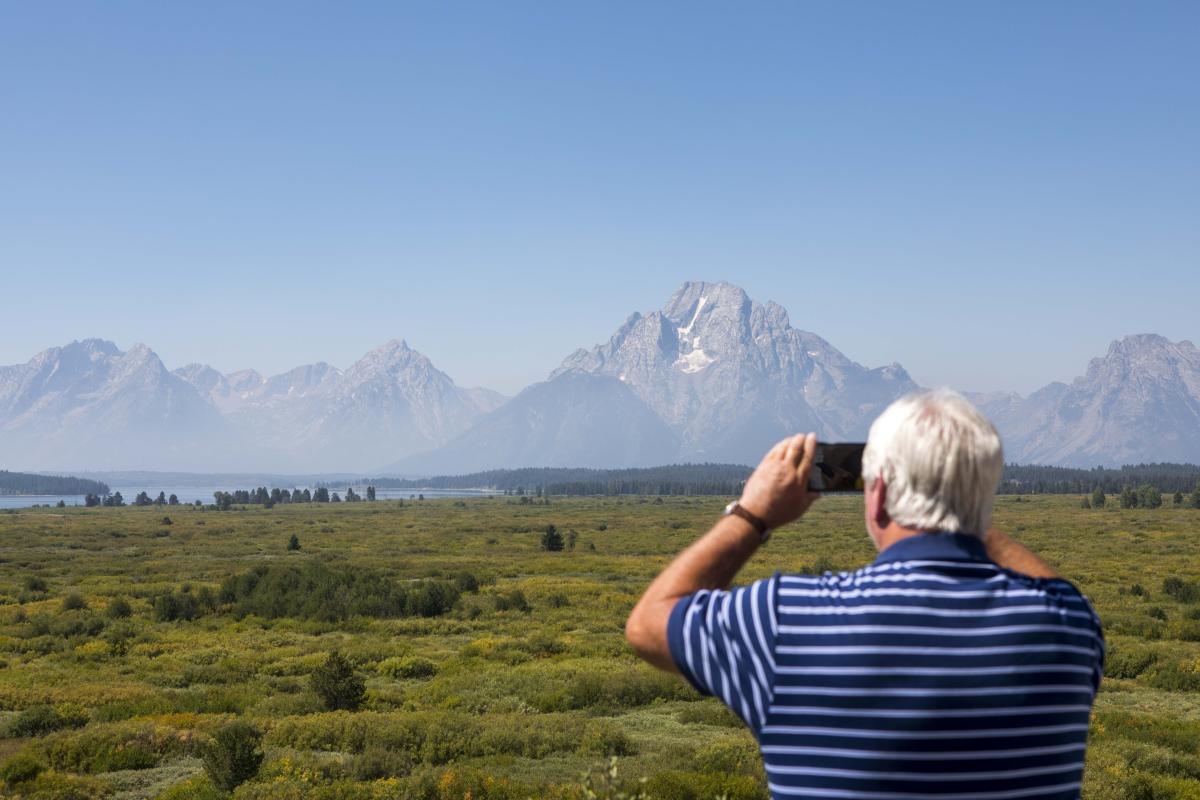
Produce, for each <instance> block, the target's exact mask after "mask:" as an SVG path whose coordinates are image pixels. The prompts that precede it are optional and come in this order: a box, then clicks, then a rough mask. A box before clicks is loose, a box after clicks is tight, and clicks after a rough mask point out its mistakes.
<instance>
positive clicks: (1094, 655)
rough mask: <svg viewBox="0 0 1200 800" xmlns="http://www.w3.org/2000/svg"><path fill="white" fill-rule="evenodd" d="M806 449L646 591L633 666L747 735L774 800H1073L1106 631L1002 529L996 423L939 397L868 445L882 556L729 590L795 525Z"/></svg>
mask: <svg viewBox="0 0 1200 800" xmlns="http://www.w3.org/2000/svg"><path fill="white" fill-rule="evenodd" d="M815 445H816V436H815V435H814V434H808V435H807V436H794V437H791V438H789V439H785V440H784V441H782V442H780V443H779V444H777V445H776V446H775V447H774V448H773V449H772V450H771V451H770V452H769V453H767V455H766V457H765V458H764V459H763V461H762V463H761V464H759V466H758V468H757V469H755V471H754V473H753V475H751V476H750V479H749V480H748V481H747V482H746V487H745V491H744V492H743V493H742V497H741V499H740V500H739V501H738V502H737V503H731V504H730V507H729V508H728V509H726V514H725V516H724V517H723V518H722V519H721V520H720V521H718V522H717V524H716V525H714V526H713V528H712V530H711V531H709V532H708V533H707V534H706V535H705V536H704V537H703V538H701V539H700V540H699V541H697V542H696V543H694V544H693V545H692V546H691V547H689V548H688V549H687V550H685V551H684V552H683V553H681V554H680V555H679V556H678V557H677V558H676V559H675V560H674V561H673V562H672V563H671V564H670V565H669V566H668V567H667V568H666V569H665V570H664V571H663V572H662V574H661V575H659V576H658V578H656V579H655V581H654V582H653V583H652V584H651V585H650V588H649V589H647V590H646V593H645V595H644V596H643V597H642V599H641V600H640V601H639V602H638V604H637V606H636V607H635V608H634V610H633V613H632V614H631V615H630V617H629V621H628V623H627V625H626V636H627V638H628V640H629V642H630V644H631V645H632V646H633V648H634V650H635V651H637V653H638V654H639V655H640V656H641V657H642V658H644V659H646V660H647V661H649V662H650V663H651V664H654V665H655V666H657V667H660V668H662V669H664V670H668V671H671V672H678V673H681V674H682V675H683V676H684V677H685V678H687V679H688V680H689V681H690V682H691V683H692V684H693V685H694V686H695V687H696V688H697V689H698V690H699V691H700V692H702V693H704V694H714V695H716V696H718V697H720V698H721V699H722V700H723V701H724V702H725V703H726V704H727V705H729V706H730V708H732V709H733V711H734V712H736V713H737V714H738V716H740V717H741V718H742V720H743V721H744V722H745V723H746V724H747V725H748V726H749V727H750V729H751V730H752V731H753V732H754V735H755V736H756V738H757V739H758V742H759V746H760V749H761V751H762V756H763V762H764V765H765V767H766V773H767V780H768V785H769V786H770V790H771V796H772V797H773V798H797V797H803V798H838V799H839V800H924V799H925V798H959V799H960V800H1007V799H1008V798H1021V800H1029V799H1035V800H1065V798H1078V797H1079V793H1080V782H1081V776H1082V773H1083V759H1084V748H1085V746H1086V741H1087V728H1088V718H1089V713H1090V710H1091V705H1092V701H1093V699H1094V697H1095V693H1096V690H1097V688H1098V687H1099V683H1100V674H1101V668H1102V665H1103V659H1104V639H1103V634H1102V632H1101V628H1100V621H1099V619H1098V618H1097V617H1096V615H1095V612H1094V611H1093V610H1092V607H1091V605H1090V604H1089V603H1088V601H1087V600H1086V599H1084V597H1083V596H1082V595H1081V594H1080V593H1079V591H1078V590H1077V589H1076V588H1075V587H1074V586H1072V585H1071V584H1070V583H1068V582H1067V581H1066V580H1064V579H1062V578H1060V577H1059V576H1058V574H1057V573H1055V571H1054V570H1053V569H1052V568H1051V567H1049V566H1048V565H1047V564H1046V563H1045V562H1043V561H1042V560H1041V559H1039V558H1038V557H1037V556H1035V555H1034V554H1033V553H1031V552H1030V551H1029V550H1027V549H1026V548H1025V547H1023V546H1021V545H1019V544H1017V543H1016V542H1014V541H1013V540H1012V539H1010V538H1008V537H1007V536H1005V535H1004V534H1002V533H1000V532H999V531H996V530H990V531H989V523H990V518H991V512H992V503H993V499H994V495H995V491H996V486H997V484H998V483H999V480H1000V474H1001V470H1002V469H1003V464H1004V460H1003V454H1002V451H1001V446H1000V438H999V436H998V435H997V433H996V430H995V428H994V427H992V425H991V423H990V422H988V421H987V419H985V418H984V417H983V416H982V415H981V414H980V413H979V412H978V411H977V410H976V409H975V408H974V407H973V406H971V404H970V403H968V402H967V401H966V400H965V399H964V398H962V397H961V396H960V395H957V394H955V393H953V392H949V391H937V392H926V393H919V394H914V395H909V396H906V397H903V398H901V399H900V400H897V401H896V402H895V403H893V404H892V405H891V406H890V407H889V408H888V409H887V410H885V411H884V412H883V414H882V415H881V416H880V417H879V418H878V419H877V420H876V421H875V423H874V424H873V425H872V426H871V431H870V434H869V437H868V441H867V447H866V450H865V452H864V454H863V478H864V486H865V490H864V499H865V506H866V526H867V532H868V534H869V535H870V537H871V539H872V541H873V542H874V543H875V546H876V547H877V548H878V549H879V551H880V552H879V557H878V558H877V559H876V560H875V562H874V563H872V564H871V565H869V566H866V567H863V568H862V569H860V570H858V571H856V572H851V573H841V574H839V575H835V574H831V573H826V574H825V575H823V576H804V575H780V574H778V573H777V574H776V575H775V576H773V577H771V578H768V579H765V580H760V581H757V582H755V583H753V584H751V585H749V586H745V587H741V588H737V589H734V590H732V591H729V590H728V587H729V584H730V582H731V581H732V579H733V577H734V575H735V574H736V573H737V571H738V570H739V569H740V568H741V567H742V565H743V564H745V563H746V561H747V560H748V559H749V558H750V557H751V556H752V555H753V554H754V552H755V551H756V550H757V549H758V548H759V546H760V545H761V544H763V543H765V542H766V539H767V537H768V535H769V533H770V531H771V530H773V529H774V528H778V527H780V526H782V525H786V524H787V523H789V522H792V521H793V520H796V519H798V518H800V517H801V516H802V515H803V514H804V512H805V511H806V510H807V509H808V507H809V506H810V505H811V504H812V503H813V501H814V500H816V499H817V495H815V494H814V493H812V492H809V491H808V490H807V488H806V487H807V483H808V474H809V471H810V469H811V468H812V462H813V452H814V449H815Z"/></svg>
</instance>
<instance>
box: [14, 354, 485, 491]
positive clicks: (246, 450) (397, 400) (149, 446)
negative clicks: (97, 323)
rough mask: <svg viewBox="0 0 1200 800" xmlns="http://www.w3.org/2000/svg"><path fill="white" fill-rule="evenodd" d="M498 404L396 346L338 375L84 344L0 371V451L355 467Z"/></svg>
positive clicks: (99, 465) (423, 443) (433, 440)
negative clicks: (267, 372) (178, 364)
mask: <svg viewBox="0 0 1200 800" xmlns="http://www.w3.org/2000/svg"><path fill="white" fill-rule="evenodd" d="M503 400H504V398H503V397H501V396H500V395H497V394H496V393H495V392H491V391H489V390H486V389H464V388H461V387H458V386H456V385H455V384H454V382H453V381H452V380H451V379H450V378H449V377H448V376H447V375H446V374H445V373H443V372H440V371H439V370H437V369H436V368H435V367H434V366H433V365H432V364H431V363H430V361H429V359H427V358H426V357H425V356H423V355H421V354H420V353H418V352H417V351H415V350H412V349H411V348H409V347H408V345H407V344H406V343H405V342H403V341H399V340H396V341H392V342H388V343H387V344H385V345H383V346H382V347H380V348H378V349H376V350H373V351H371V352H370V353H368V354H367V355H365V356H364V357H363V358H361V359H360V360H359V361H357V362H356V363H355V364H353V365H352V366H351V367H350V368H348V369H346V370H344V371H342V370H338V369H336V368H335V367H332V366H330V365H328V364H323V363H319V364H311V365H306V366H302V367H297V368H295V369H293V370H290V371H288V372H286V373H283V374H282V375H277V376H274V377H271V378H264V377H263V376H262V375H260V374H259V373H257V372H255V371H254V370H241V371H239V372H234V373H230V374H228V375H223V374H221V373H220V372H218V371H217V370H214V369H212V368H211V367H208V366H205V365H203V364H189V365H188V366H185V367H182V368H180V369H178V370H176V371H175V372H174V373H171V372H168V371H167V369H166V368H165V367H164V366H163V364H162V362H161V361H160V360H159V359H158V357H157V356H156V355H155V354H154V353H153V352H152V351H151V350H150V349H149V348H147V347H146V346H145V345H137V346H135V347H133V348H131V349H130V350H129V351H128V352H122V351H121V350H120V349H118V348H117V346H116V345H114V344H113V343H112V342H106V341H102V340H99V339H89V340H86V341H84V342H73V343H72V344H70V345H67V346H66V347H61V348H52V349H50V350H46V351H44V352H42V353H39V354H38V355H37V356H35V357H34V358H33V359H32V360H30V361H29V362H28V363H26V364H20V365H16V366H12V367H0V453H3V456H4V461H5V466H9V465H11V466H21V467H24V468H30V469H53V468H80V467H86V468H88V469H130V468H140V469H245V468H253V469H276V470H285V471H289V472H297V471H318V470H320V471H330V470H365V469H369V468H371V467H373V466H377V465H378V464H380V463H383V462H386V461H390V460H393V459H395V458H396V456H397V454H404V453H413V452H418V451H422V450H428V449H430V448H432V447H436V446H438V445H440V444H442V443H444V442H447V441H449V440H450V439H452V438H453V437H454V436H455V435H456V434H458V433H460V432H462V431H463V430H465V429H466V428H467V427H468V426H469V425H470V424H471V423H472V422H474V421H475V420H476V419H477V418H478V417H479V416H481V415H482V414H484V413H486V412H488V411H491V410H493V409H494V408H496V406H497V405H498V404H499V403H501V402H503Z"/></svg>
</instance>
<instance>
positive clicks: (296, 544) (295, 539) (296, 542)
mask: <svg viewBox="0 0 1200 800" xmlns="http://www.w3.org/2000/svg"><path fill="white" fill-rule="evenodd" d="M287 549H288V551H289V552H291V551H293V550H299V549H300V537H299V536H297V535H296V534H294V533H293V534H292V536H291V538H290V539H288V543H287Z"/></svg>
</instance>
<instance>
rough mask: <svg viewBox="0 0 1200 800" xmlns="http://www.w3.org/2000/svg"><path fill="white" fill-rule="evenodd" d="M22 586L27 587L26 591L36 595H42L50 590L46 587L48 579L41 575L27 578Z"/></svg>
mask: <svg viewBox="0 0 1200 800" xmlns="http://www.w3.org/2000/svg"><path fill="white" fill-rule="evenodd" d="M21 585H22V586H24V587H25V591H27V592H34V593H36V594H41V593H43V592H45V591H47V589H48V587H47V585H46V579H45V578H43V577H41V576H40V575H28V576H26V577H25V580H24V581H22V584H21Z"/></svg>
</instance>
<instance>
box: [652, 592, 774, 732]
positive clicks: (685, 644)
mask: <svg viewBox="0 0 1200 800" xmlns="http://www.w3.org/2000/svg"><path fill="white" fill-rule="evenodd" d="M778 583H779V576H778V575H776V576H774V577H771V578H766V579H763V580H760V581H755V582H754V583H752V584H750V585H749V586H742V587H738V588H735V589H732V590H730V591H724V590H720V589H716V590H710V589H702V590H700V591H698V592H696V593H695V594H690V595H687V596H685V597H681V598H680V599H679V601H678V602H677V603H676V604H675V608H674V609H672V611H671V616H670V618H669V620H668V621H667V644H668V645H669V647H670V650H671V657H672V658H673V659H674V660H675V665H676V666H677V667H679V671H680V672H682V673H683V675H684V677H685V678H687V679H688V681H689V682H690V683H691V684H692V685H693V686H695V687H696V689H697V690H698V691H699V692H700V693H701V694H706V695H715V696H717V697H719V698H720V699H721V700H722V701H724V703H725V705H727V706H729V707H730V709H732V710H733V712H734V713H735V714H737V715H738V716H739V717H741V719H742V720H743V721H744V722H745V723H746V724H747V725H748V726H750V729H751V730H752V731H754V732H755V733H756V734H757V733H758V731H760V730H761V729H762V726H763V725H764V723H765V721H766V718H767V713H768V711H769V709H770V705H771V697H772V694H773V692H774V687H775V638H776V632H777V630H778V626H777V623H776V616H775V600H776V596H777V588H778Z"/></svg>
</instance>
